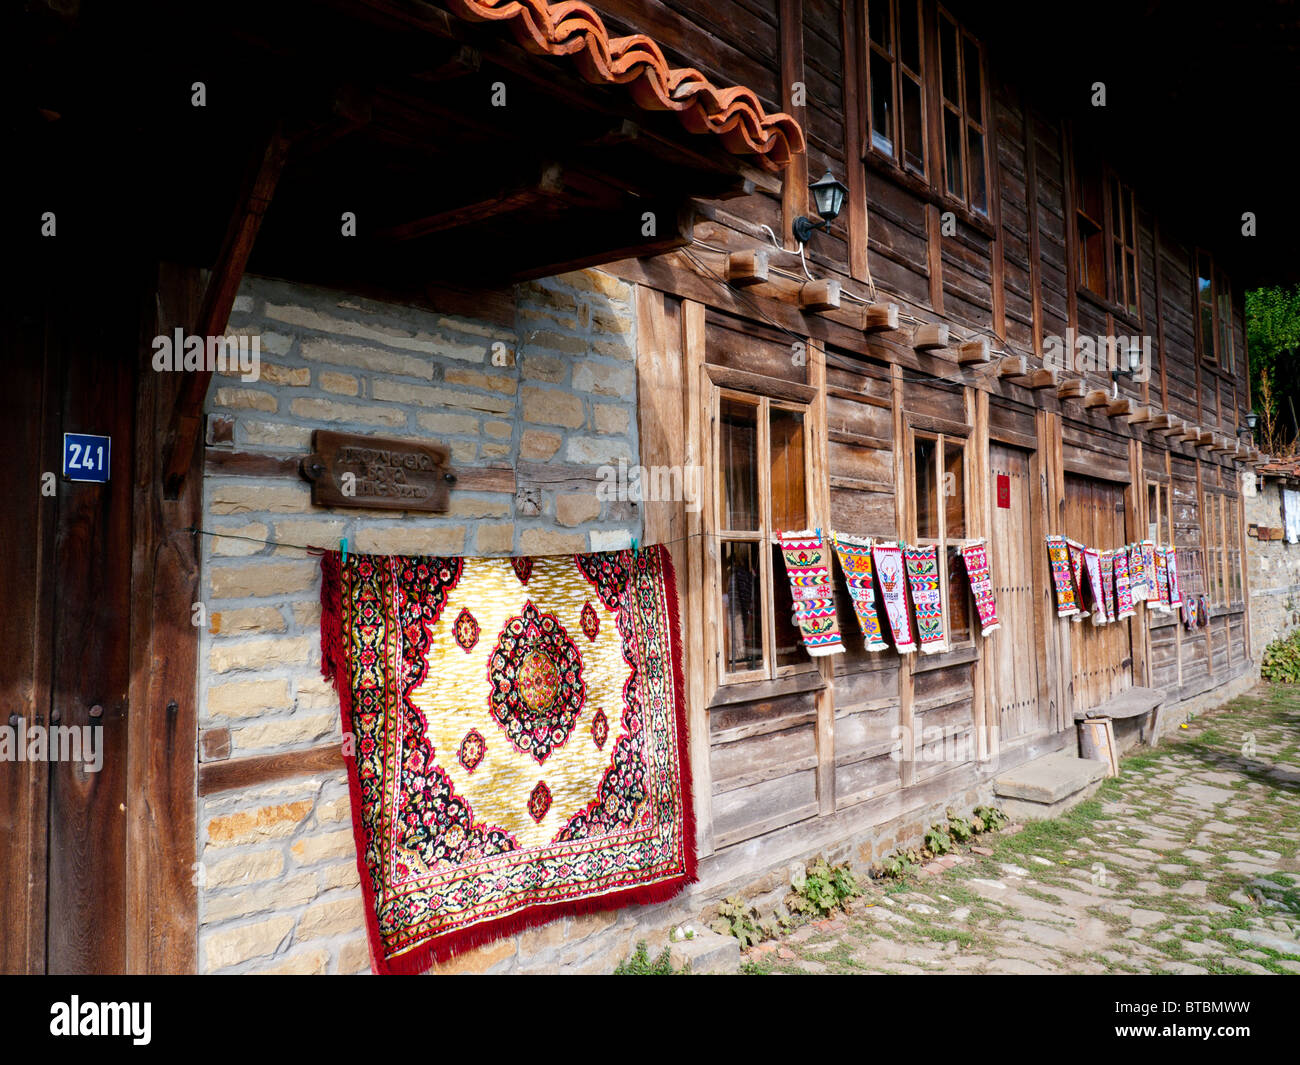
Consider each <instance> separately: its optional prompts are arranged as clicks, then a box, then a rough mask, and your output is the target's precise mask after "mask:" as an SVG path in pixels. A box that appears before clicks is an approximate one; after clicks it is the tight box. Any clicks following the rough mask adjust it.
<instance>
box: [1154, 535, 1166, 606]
mask: <svg viewBox="0 0 1300 1065" xmlns="http://www.w3.org/2000/svg"><path fill="white" fill-rule="evenodd" d="M1155 554H1156V590H1157V591H1158V592H1159V603H1158V605H1157V606H1156V609H1157V610H1159V611H1160V612H1161V613H1162V614H1168V613H1169V558H1168V556H1167V555H1166V554H1165V549H1164V548H1163V547H1157V548H1156V549H1155Z"/></svg>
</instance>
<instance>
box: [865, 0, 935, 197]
mask: <svg viewBox="0 0 1300 1065" xmlns="http://www.w3.org/2000/svg"><path fill="white" fill-rule="evenodd" d="M866 19H867V98H868V106H867V122H868V129H867V134H868V135H867V144H868V145H869V147H870V148H871V149H872V150H874V151H877V152H880V153H881V154H883V155H887V156H889V158H891V159H893V160H894V162H895V163H897V164H898V165H899V166H901V167H903V169H905V170H910V171H911V172H912V173H915V174H919V175H921V176H922V177H924V176H925V117H924V116H925V98H924V91H923V86H924V62H923V58H922V56H923V53H924V44H923V42H924V40H925V35H924V32H923V30H922V22H921V3H920V0H872V2H871V3H870V4H869V5H868V6H867V12H866Z"/></svg>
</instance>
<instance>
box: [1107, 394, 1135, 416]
mask: <svg viewBox="0 0 1300 1065" xmlns="http://www.w3.org/2000/svg"><path fill="white" fill-rule="evenodd" d="M1132 413H1133V404H1132V402H1130V401H1129V400H1128V399H1127V398H1125V397H1124V396H1121V397H1120V398H1119V399H1113V400H1111V401H1110V402H1109V403H1107V404H1106V417H1108V418H1126V417H1128V415H1130V414H1132Z"/></svg>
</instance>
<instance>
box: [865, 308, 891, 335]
mask: <svg viewBox="0 0 1300 1065" xmlns="http://www.w3.org/2000/svg"><path fill="white" fill-rule="evenodd" d="M897 328H898V304H896V303H870V304H868V305H867V308H866V310H864V311H863V312H862V331H863V332H864V333H875V332H879V331H881V330H885V329H897Z"/></svg>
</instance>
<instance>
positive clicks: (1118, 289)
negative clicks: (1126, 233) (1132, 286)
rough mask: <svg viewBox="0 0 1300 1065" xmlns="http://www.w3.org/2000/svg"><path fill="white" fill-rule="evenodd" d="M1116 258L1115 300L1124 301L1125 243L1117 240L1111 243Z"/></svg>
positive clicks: (1120, 302)
mask: <svg viewBox="0 0 1300 1065" xmlns="http://www.w3.org/2000/svg"><path fill="white" fill-rule="evenodd" d="M1111 248H1112V249H1113V250H1114V252H1115V255H1114V260H1115V302H1116V303H1119V304H1122V303H1123V302H1124V245H1123V244H1120V243H1119V242H1118V241H1116V242H1115V243H1114V244H1112V245H1111Z"/></svg>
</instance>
